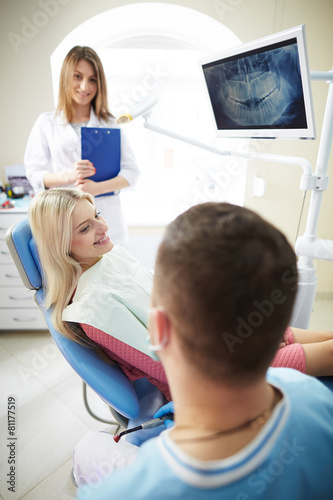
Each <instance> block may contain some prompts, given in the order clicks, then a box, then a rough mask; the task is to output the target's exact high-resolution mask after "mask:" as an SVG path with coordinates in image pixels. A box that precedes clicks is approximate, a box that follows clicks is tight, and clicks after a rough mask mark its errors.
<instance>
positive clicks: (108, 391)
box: [6, 219, 153, 432]
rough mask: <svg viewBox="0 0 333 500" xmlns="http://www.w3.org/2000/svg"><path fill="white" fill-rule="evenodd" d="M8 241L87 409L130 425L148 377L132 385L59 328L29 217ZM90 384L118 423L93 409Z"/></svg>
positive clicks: (146, 389) (148, 388) (10, 233)
mask: <svg viewBox="0 0 333 500" xmlns="http://www.w3.org/2000/svg"><path fill="white" fill-rule="evenodd" d="M6 243H7V246H8V248H9V251H10V253H11V256H12V258H13V260H14V263H15V265H16V267H17V269H18V271H19V274H20V276H21V279H22V281H23V283H24V285H25V286H26V288H28V289H30V290H35V301H36V302H37V304H38V306H39V308H40V310H41V312H42V314H43V316H44V318H45V321H46V325H47V328H48V329H49V331H50V333H51V335H52V337H53V339H54V341H55V343H56V344H57V346H58V347H59V349H60V351H61V353H62V354H63V356H64V357H65V359H66V360H67V361H68V363H69V364H70V365H71V367H72V368H73V369H74V370H75V371H76V373H77V374H78V375H79V376H80V378H81V379H82V380H83V398H84V403H85V406H86V409H87V411H88V412H89V413H90V415H91V416H93V417H94V418H97V419H98V420H100V421H102V422H105V423H109V424H116V425H119V426H120V425H121V426H122V427H127V424H128V420H129V419H135V418H137V417H138V416H139V413H140V398H142V397H143V396H144V395H147V394H148V395H149V392H150V391H151V389H152V387H153V386H152V384H150V382H149V381H148V380H147V379H145V378H143V379H140V380H137V381H136V382H135V383H134V384H132V383H131V382H130V381H129V380H128V378H127V377H126V375H125V374H124V373H123V372H122V370H121V369H120V368H119V367H118V366H117V365H108V364H107V363H105V362H104V361H103V360H102V359H101V358H100V357H99V355H98V354H97V353H96V352H95V351H94V350H93V349H89V348H88V347H85V346H83V345H81V344H78V343H76V342H74V341H72V340H70V339H68V338H66V337H64V336H63V335H61V334H60V333H59V332H57V331H56V329H55V328H54V326H53V325H52V322H51V311H50V310H48V309H46V308H45V306H44V290H43V287H42V275H41V272H40V264H39V257H38V253H37V248H36V245H35V242H34V239H33V237H32V234H31V229H30V225H29V221H28V219H23V220H21V221H19V222H18V223H17V224H15V225H14V226H12V227H11V228H9V230H8V232H7V236H6ZM86 384H87V385H88V386H89V387H91V389H93V391H95V393H96V394H98V395H99V396H100V397H101V398H102V399H103V401H105V402H106V403H107V404H108V405H109V407H110V411H111V414H112V416H113V418H114V419H115V420H116V422H109V421H106V420H104V419H102V418H99V417H98V416H96V415H95V414H94V413H93V412H92V411H91V409H90V408H89V405H88V402H87V388H86ZM116 432H117V431H116Z"/></svg>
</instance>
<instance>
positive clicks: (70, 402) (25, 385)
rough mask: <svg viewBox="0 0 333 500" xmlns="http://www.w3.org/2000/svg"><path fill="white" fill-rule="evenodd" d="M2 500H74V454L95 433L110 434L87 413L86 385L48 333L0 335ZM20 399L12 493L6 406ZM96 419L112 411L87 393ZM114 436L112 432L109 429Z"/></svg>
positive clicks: (0, 488)
mask: <svg viewBox="0 0 333 500" xmlns="http://www.w3.org/2000/svg"><path fill="white" fill-rule="evenodd" d="M0 394H1V398H0V499H1V500H19V499H21V498H22V499H24V500H71V499H73V498H74V497H75V487H74V485H73V484H72V482H71V479H70V472H71V468H72V460H71V457H72V452H73V448H74V446H75V444H76V443H77V442H78V440H79V439H80V438H81V437H82V436H84V435H85V433H86V432H88V431H89V430H90V429H105V428H106V427H108V426H107V425H106V424H103V423H101V422H98V421H97V420H95V419H93V418H92V417H90V415H89V414H88V413H87V411H86V409H85V407H84V404H83V398H82V383H81V380H80V379H79V377H78V376H77V375H76V374H75V372H74V371H73V370H72V368H71V367H70V366H69V365H68V364H67V362H66V361H65V360H64V358H63V357H62V355H61V354H60V352H59V351H58V349H57V348H56V346H55V344H54V342H53V340H52V338H51V336H50V335H49V333H47V332H8V333H7V332H3V331H2V332H0ZM10 396H13V397H15V401H16V406H17V411H16V435H17V441H16V442H15V448H16V449H15V453H16V459H17V463H16V476H17V477H16V481H15V482H16V488H15V489H16V491H15V493H14V492H12V491H8V489H7V488H8V487H9V486H10V484H7V479H8V478H7V477H6V475H7V473H9V467H10V465H9V464H8V453H9V452H10V449H9V448H7V447H6V445H7V443H8V440H7V437H8V430H7V400H8V397H10ZM88 399H89V403H90V406H91V407H92V409H93V410H94V412H95V413H97V415H100V416H102V417H104V418H106V419H108V420H112V418H111V415H110V412H109V410H108V408H107V406H106V405H105V404H104V403H103V402H102V401H101V400H100V399H99V398H98V397H97V396H96V395H95V394H94V393H93V392H92V391H90V390H89V391H88ZM110 430H111V431H112V428H110Z"/></svg>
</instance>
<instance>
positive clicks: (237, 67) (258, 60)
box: [199, 25, 315, 139]
mask: <svg viewBox="0 0 333 500" xmlns="http://www.w3.org/2000/svg"><path fill="white" fill-rule="evenodd" d="M199 62H200V66H201V74H202V76H203V81H204V87H205V92H206V95H207V97H208V101H209V106H210V109H211V113H212V116H213V119H214V123H215V126H216V129H217V136H218V137H247V138H258V137H260V138H291V139H314V138H315V124H314V116H313V106H312V96H311V83H310V75H309V68H308V60H307V51H306V42H305V27H304V25H301V26H297V27H295V28H292V29H289V30H286V31H282V32H280V33H276V34H274V35H270V36H268V37H265V38H261V39H259V40H256V41H253V42H249V43H245V44H243V45H240V46H237V47H234V48H231V49H228V50H226V51H224V52H219V53H217V54H214V55H210V56H207V57H205V58H204V59H202V60H200V61H199Z"/></svg>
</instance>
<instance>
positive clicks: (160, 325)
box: [154, 306, 171, 347]
mask: <svg viewBox="0 0 333 500" xmlns="http://www.w3.org/2000/svg"><path fill="white" fill-rule="evenodd" d="M154 316H155V317H154V321H155V335H154V343H156V344H157V345H161V346H163V347H164V346H165V345H166V344H167V343H168V342H169V339H170V330H171V323H170V319H169V316H168V315H167V313H166V311H165V310H164V309H163V307H161V306H158V307H156V309H155V311H154Z"/></svg>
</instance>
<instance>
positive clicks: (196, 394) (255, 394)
mask: <svg viewBox="0 0 333 500" xmlns="http://www.w3.org/2000/svg"><path fill="white" fill-rule="evenodd" d="M192 375H193V374H192ZM171 385H172V383H171ZM183 387H186V391H184V390H183V389H182V388H183ZM171 390H172V394H173V399H174V404H175V427H174V429H173V430H172V431H171V438H172V439H173V440H174V441H175V442H176V443H177V444H178V445H179V446H180V447H181V448H182V449H183V451H185V452H186V453H188V454H190V455H192V456H195V457H196V458H199V459H201V460H219V459H223V458H226V457H228V456H231V455H233V454H235V453H237V452H238V451H240V450H241V449H242V448H244V447H245V446H246V445H248V444H249V443H250V442H251V441H252V440H253V439H254V438H255V436H256V435H257V434H258V433H259V432H260V430H261V429H262V427H263V426H264V425H265V423H266V422H267V421H268V420H269V418H270V416H271V412H272V410H273V409H274V406H275V405H276V404H277V403H278V401H279V400H280V399H281V394H279V392H278V391H276V390H275V389H274V388H273V387H272V386H271V385H269V384H268V383H267V382H266V380H265V378H264V377H263V378H261V379H260V380H258V381H256V382H254V383H252V384H251V385H244V386H238V387H229V386H227V385H222V384H214V383H212V382H211V381H208V380H207V381H206V382H205V381H204V379H203V378H202V377H201V379H200V377H198V379H197V380H196V377H193V376H192V377H191V380H189V381H187V382H186V383H183V384H179V383H177V384H175V387H171ZM257 417H260V418H257ZM251 422H253V423H252V424H251V425H250V424H249V423H251ZM247 424H249V425H247ZM239 427H241V429H240V430H237V429H238V428H239ZM224 431H230V432H226V433H224Z"/></svg>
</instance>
